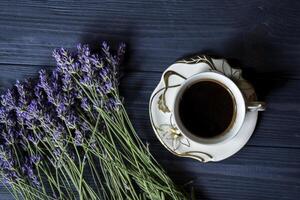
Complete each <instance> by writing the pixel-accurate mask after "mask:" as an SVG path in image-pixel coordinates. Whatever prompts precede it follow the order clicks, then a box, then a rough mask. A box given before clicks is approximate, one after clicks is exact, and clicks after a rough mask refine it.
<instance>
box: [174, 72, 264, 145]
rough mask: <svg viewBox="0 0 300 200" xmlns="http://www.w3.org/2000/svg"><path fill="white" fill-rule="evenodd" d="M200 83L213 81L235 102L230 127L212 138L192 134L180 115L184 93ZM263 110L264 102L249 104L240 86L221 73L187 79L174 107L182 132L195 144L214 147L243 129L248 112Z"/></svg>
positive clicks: (175, 118) (175, 117)
mask: <svg viewBox="0 0 300 200" xmlns="http://www.w3.org/2000/svg"><path fill="white" fill-rule="evenodd" d="M200 81H212V82H215V83H217V84H220V85H221V86H223V87H224V88H225V89H227V91H228V92H229V93H230V94H231V96H232V99H233V101H234V114H233V118H232V121H231V123H230V125H229V126H228V128H227V129H226V130H225V131H223V132H222V133H220V134H218V135H217V136H215V137H211V138H203V137H200V136H196V135H195V134H193V133H191V132H190V131H189V130H187V128H186V127H185V126H184V124H183V123H182V121H181V119H180V115H179V103H180V101H181V98H182V95H183V93H184V92H185V90H186V89H187V88H189V87H190V86H191V85H193V84H195V83H197V82H200ZM203 106H205V105H203ZM263 110H265V103H264V102H259V101H254V102H247V101H246V99H245V97H244V96H243V93H242V92H241V90H240V89H239V88H238V86H237V85H236V84H235V83H234V82H233V81H232V80H231V79H229V78H228V77H226V76H224V75H223V74H221V73H219V72H202V73H199V74H196V75H193V76H191V77H190V78H188V79H186V80H185V81H184V82H183V83H182V84H181V86H180V88H179V89H178V91H177V94H176V96H175V101H174V105H173V114H174V121H175V125H176V126H177V128H178V129H179V130H180V131H181V133H182V134H183V135H185V136H186V137H187V138H189V139H190V140H192V141H194V142H197V143H202V144H212V145H213V144H218V143H221V142H225V141H227V140H229V139H231V138H233V137H234V136H235V135H236V134H237V133H238V131H239V130H240V128H241V127H242V125H243V122H244V119H245V115H246V112H252V111H263Z"/></svg>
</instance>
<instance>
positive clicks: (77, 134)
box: [74, 130, 83, 146]
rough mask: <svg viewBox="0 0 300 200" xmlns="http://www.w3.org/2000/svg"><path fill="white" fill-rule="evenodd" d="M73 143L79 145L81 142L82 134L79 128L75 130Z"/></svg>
mask: <svg viewBox="0 0 300 200" xmlns="http://www.w3.org/2000/svg"><path fill="white" fill-rule="evenodd" d="M74 139H75V145H76V146H80V145H82V143H83V135H82V133H81V132H80V131H79V130H75V138H74Z"/></svg>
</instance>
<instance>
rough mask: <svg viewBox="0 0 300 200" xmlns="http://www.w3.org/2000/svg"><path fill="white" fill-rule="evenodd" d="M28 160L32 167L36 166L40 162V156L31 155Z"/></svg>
mask: <svg viewBox="0 0 300 200" xmlns="http://www.w3.org/2000/svg"><path fill="white" fill-rule="evenodd" d="M29 160H30V163H31V164H32V165H36V164H38V163H39V162H40V160H41V156H40V155H31V156H30V157H29Z"/></svg>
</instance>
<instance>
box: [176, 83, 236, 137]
mask: <svg viewBox="0 0 300 200" xmlns="http://www.w3.org/2000/svg"><path fill="white" fill-rule="evenodd" d="M233 115H234V102H233V99H232V97H231V95H230V93H229V92H228V91H227V90H226V89H225V88H224V87H223V86H221V85H219V84H218V83H215V82H212V81H200V82H197V83H195V84H193V85H191V86H190V87H189V88H187V89H186V90H185V91H184V93H183V95H182V98H181V100H180V102H179V116H180V119H181V121H182V123H183V125H184V126H185V128H186V129H187V130H189V131H190V132H191V133H192V134H194V135H196V136H200V137H204V138H211V137H215V136H217V135H219V134H221V133H222V132H224V131H225V130H226V128H227V127H228V126H229V125H230V123H231V121H232V118H233V117H234V116H233Z"/></svg>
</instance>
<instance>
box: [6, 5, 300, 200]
mask: <svg viewBox="0 0 300 200" xmlns="http://www.w3.org/2000/svg"><path fill="white" fill-rule="evenodd" d="M299 10H300V2H299V1H292V0H289V1H280V0H274V1H267V0H254V1H237V0H233V1H217V0H201V1H198V0H190V1H181V0H172V1H158V0H155V1H146V0H140V1H129V0H126V1H121V0H114V1H98V0H91V1H75V0H73V1H68V0H63V1H55V0H47V1H29V0H18V1H17V0H12V1H0V71H1V73H0V91H3V90H5V89H6V88H8V87H11V86H12V85H13V83H14V82H15V80H16V79H19V80H23V79H25V78H28V77H36V76H37V71H38V70H39V69H41V68H49V69H51V68H52V67H51V66H54V64H55V63H54V62H53V59H52V58H51V52H52V50H53V49H54V48H57V47H61V46H63V47H67V48H74V47H75V45H76V44H77V43H79V42H80V43H89V44H91V45H92V47H93V49H94V50H95V51H97V50H98V49H99V43H100V42H101V41H102V40H109V41H111V42H112V44H113V45H116V44H117V43H118V42H120V41H125V42H126V43H127V44H128V53H127V57H126V61H125V68H124V76H123V79H122V83H121V91H122V94H123V95H124V97H125V104H126V107H127V108H128V112H129V114H130V116H131V119H132V121H133V122H134V125H135V127H136V129H137V132H138V133H139V135H140V137H141V138H143V140H144V141H145V142H147V143H149V144H150V149H151V152H152V153H153V154H154V155H155V157H156V158H157V159H158V161H159V162H160V163H161V164H162V165H163V167H164V168H165V169H166V170H167V172H168V173H169V174H170V176H171V177H172V178H173V179H174V180H175V181H176V182H177V184H178V185H183V184H185V183H187V182H189V181H191V180H192V181H193V183H192V184H190V185H188V186H187V187H186V188H187V190H189V189H190V188H191V187H192V186H193V187H194V188H195V190H196V197H197V199H211V200H214V199H222V200H226V199H253V200H257V199H299V197H300V133H299V131H300V93H299V91H300V67H299V65H300V57H299V54H300V37H299V35H300V17H299ZM193 53H207V54H213V55H219V56H222V57H226V58H229V61H230V63H231V65H233V66H235V67H241V68H242V69H243V74H244V76H245V77H246V78H247V79H248V80H250V81H251V83H253V85H254V86H255V88H256V90H257V93H258V96H259V99H260V100H265V101H266V102H267V103H268V108H267V111H266V112H265V113H262V114H261V115H260V118H259V123H258V126H257V127H256V131H255V133H254V135H253V136H252V137H251V139H250V141H249V142H248V143H247V145H246V146H245V147H244V148H243V149H242V150H241V151H240V152H238V153H237V154H236V155H234V156H233V157H231V158H229V159H227V160H225V161H222V162H219V163H207V164H201V163H199V162H197V161H194V160H191V159H184V158H177V157H175V156H173V155H172V154H170V153H169V152H168V151H167V150H166V149H164V148H163V147H162V145H160V143H159V142H158V140H157V139H156V138H155V136H154V134H153V131H152V129H151V125H150V122H149V116H148V100H149V97H150V95H151V92H152V91H153V89H154V88H155V86H156V84H157V82H158V81H159V79H160V76H161V72H163V70H164V69H166V67H167V66H169V65H170V64H171V63H173V62H174V61H175V60H176V59H178V58H180V57H182V56H185V55H188V54H193ZM0 199H1V200H2V199H5V200H6V199H7V200H8V199H12V198H11V196H10V195H9V193H8V192H7V191H6V190H5V188H4V187H3V186H0Z"/></svg>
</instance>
